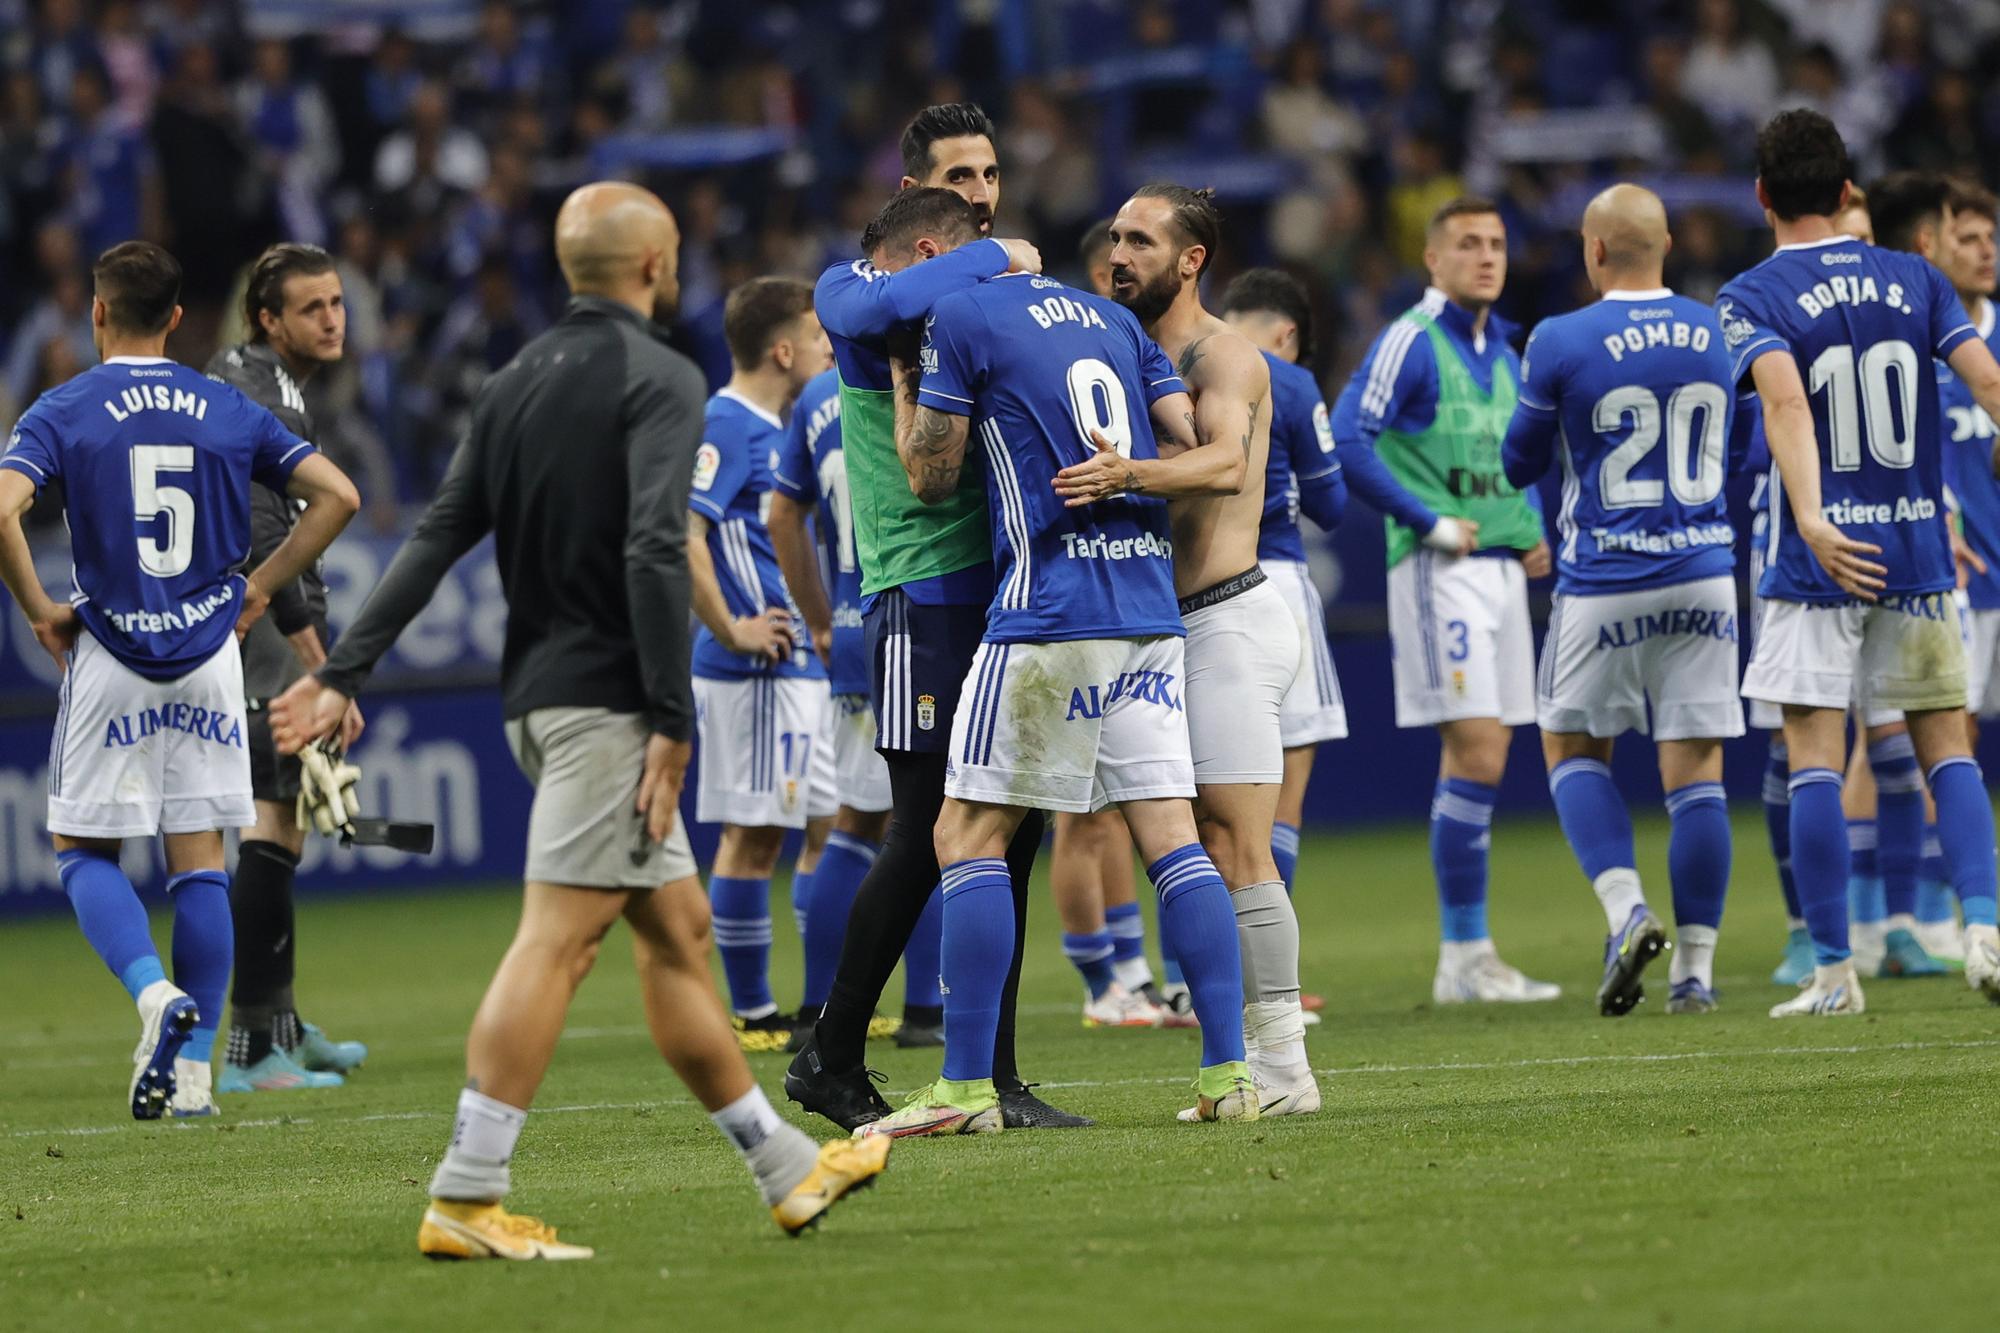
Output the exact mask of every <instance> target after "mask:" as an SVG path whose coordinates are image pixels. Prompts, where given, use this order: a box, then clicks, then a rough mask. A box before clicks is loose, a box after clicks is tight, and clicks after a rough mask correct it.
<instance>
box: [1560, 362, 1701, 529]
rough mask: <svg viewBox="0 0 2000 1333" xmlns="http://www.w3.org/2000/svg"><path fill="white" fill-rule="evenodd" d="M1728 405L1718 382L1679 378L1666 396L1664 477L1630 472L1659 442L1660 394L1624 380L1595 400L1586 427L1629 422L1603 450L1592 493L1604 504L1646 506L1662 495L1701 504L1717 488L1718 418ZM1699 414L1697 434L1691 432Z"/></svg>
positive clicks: (1606, 428) (1607, 430) (1605, 430)
mask: <svg viewBox="0 0 2000 1333" xmlns="http://www.w3.org/2000/svg"><path fill="white" fill-rule="evenodd" d="M1728 406H1729V399H1728V397H1727V393H1726V391H1725V390H1724V389H1723V387H1722V386H1721V385H1719V384H1707V383H1702V382H1700V381H1697V382H1694V383H1691V384H1683V385H1682V386H1681V387H1680V388H1678V389H1675V390H1674V391H1673V393H1672V394H1671V395H1670V396H1669V397H1668V398H1667V409H1666V413H1665V418H1666V422H1665V424H1666V433H1667V477H1666V480H1665V481H1655V480H1652V479H1650V478H1642V477H1634V476H1633V475H1632V469H1633V468H1635V467H1637V466H1639V461H1640V460H1641V459H1643V458H1644V457H1645V456H1646V455H1647V454H1650V453H1652V452H1653V448H1654V446H1656V445H1657V444H1659V442H1660V425H1661V415H1662V414H1661V412H1660V399H1659V395H1657V394H1655V393H1654V392H1653V391H1652V390H1651V389H1648V388H1646V387H1645V386H1644V385H1640V384H1628V385H1626V386H1625V387H1624V388H1622V389H1613V390H1612V391H1611V392H1610V393H1607V394H1605V395H1604V396H1603V397H1602V398H1600V399H1598V400H1597V406H1595V407H1593V408H1592V409H1591V411H1590V424H1591V427H1592V428H1593V429H1594V430H1596V431H1597V433H1598V434H1600V435H1609V434H1611V433H1612V432H1614V431H1617V430H1621V429H1623V428H1624V427H1625V425H1626V423H1627V421H1628V420H1629V421H1630V423H1631V429H1632V433H1631V434H1630V435H1628V436H1626V437H1625V443H1623V444H1621V445H1619V446H1618V447H1617V448H1616V449H1613V450H1612V451H1611V452H1610V453H1609V454H1607V455H1605V459H1604V462H1603V464H1602V465H1601V466H1600V467H1599V469H1598V473H1597V498H1598V500H1599V502H1600V503H1602V504H1603V506H1604V507H1605V508H1606V509H1650V508H1652V507H1653V506H1654V505H1657V504H1659V503H1661V502H1662V501H1664V500H1665V499H1666V498H1667V490H1668V489H1669V488H1670V487H1671V488H1672V490H1673V493H1674V499H1676V500H1678V501H1680V502H1681V503H1682V504H1684V505H1689V506H1694V505H1704V504H1707V503H1708V502H1709V501H1710V500H1713V499H1714V498H1715V497H1716V496H1718V495H1720V494H1721V493H1722V479H1723V478H1722V471H1723V457H1722V450H1723V443H1724V441H1723V418H1724V416H1725V413H1726V409H1727V408H1728ZM1697 420H1699V421H1700V423H1701V425H1700V434H1699V435H1697V434H1696V433H1695V431H1696V426H1695V423H1696V421H1697Z"/></svg>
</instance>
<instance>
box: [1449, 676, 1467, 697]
mask: <svg viewBox="0 0 2000 1333" xmlns="http://www.w3.org/2000/svg"><path fill="white" fill-rule="evenodd" d="M1451 692H1452V693H1453V694H1456V695H1457V696H1458V697H1459V698H1461V699H1463V698H1464V697H1465V673H1464V672H1463V671H1454V672H1452V673H1451Z"/></svg>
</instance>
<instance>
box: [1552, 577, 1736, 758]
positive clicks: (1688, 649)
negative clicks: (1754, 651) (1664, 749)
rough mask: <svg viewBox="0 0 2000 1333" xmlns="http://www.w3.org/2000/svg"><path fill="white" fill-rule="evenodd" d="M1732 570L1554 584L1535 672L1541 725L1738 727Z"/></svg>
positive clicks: (1601, 729) (1678, 734)
mask: <svg viewBox="0 0 2000 1333" xmlns="http://www.w3.org/2000/svg"><path fill="white" fill-rule="evenodd" d="M1736 630H1737V616H1736V580H1735V579H1734V578H1731V577H1728V576H1726V575H1725V576H1722V577H1718V578H1710V579H1698V580H1695V581H1694V582H1691V583H1676V584H1672V585H1670V586H1667V587H1664V588H1645V589H1640V590H1637V591H1633V592H1615V593H1599V594H1595V595H1589V596H1579V595H1574V594H1566V593H1557V594H1556V596H1555V600H1554V602H1553V604H1552V606H1551V608H1550V611H1549V628H1548V633H1547V634H1546V635H1545V636H1544V637H1543V639H1542V661H1541V666H1540V669H1539V670H1538V671H1537V673H1536V676H1535V720H1536V723H1537V725H1539V726H1540V727H1541V729H1542V730H1543V731H1556V732H1572V733H1575V732H1584V733H1588V734H1590V735H1592V736H1598V737H1609V736H1618V735H1622V734H1623V733H1625V732H1628V731H1637V732H1641V733H1644V732H1645V731H1646V730H1647V707H1648V705H1649V704H1650V705H1651V710H1652V726H1651V730H1652V734H1653V739H1654V740H1661V741H1684V740H1702V739H1716V738H1720V737H1726V736H1741V735H1742V734H1743V701H1742V698H1741V696H1740V695H1739V694H1738V693H1737V678H1736Z"/></svg>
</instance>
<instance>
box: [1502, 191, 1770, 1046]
mask: <svg viewBox="0 0 2000 1333" xmlns="http://www.w3.org/2000/svg"><path fill="white" fill-rule="evenodd" d="M1671 244H1672V239H1671V237H1670V236H1669V235H1668V233H1667V212H1666V209H1665V207H1664V206H1663V205H1662V204H1661V203H1660V200H1659V197H1658V196H1657V195H1655V194H1653V193H1652V192H1651V191H1650V190H1646V189H1642V188H1640V187H1639V186H1636V185H1614V186H1612V187H1611V188H1610V189H1608V190H1605V191H1604V192H1603V193H1601V194H1599V195H1598V196H1597V197H1596V198H1594V199H1593V200H1591V202H1590V206H1589V207H1588V208H1587V209H1586V210H1585V211H1584V215H1583V262H1584V270H1585V272H1586V273H1587V275H1588V276H1589V279H1590V285H1591V286H1592V287H1593V288H1595V289H1596V291H1597V292H1598V294H1599V296H1600V297H1601V298H1602V299H1600V300H1599V301H1598V302H1597V304H1595V305H1592V306H1587V307H1585V308H1584V309H1582V310H1579V311H1577V312H1576V313H1575V314H1570V315H1559V316H1557V317H1555V318H1553V319H1549V320H1544V321H1543V322H1542V324H1541V325H1540V326H1538V327H1537V328H1536V329H1535V332H1534V335H1533V336H1532V337H1531V338H1530V339H1529V340H1528V349H1527V352H1526V353H1525V354H1524V355H1523V357H1522V360H1521V378H1522V384H1521V401H1520V405H1519V406H1518V407H1517V408H1516V409H1515V412H1514V419H1513V422H1512V424H1511V425H1510V426H1509V427H1508V430H1507V438H1506V441H1505V443H1504V444H1503V445H1502V459H1503V463H1504V465H1505V467H1506V470H1507V480H1508V481H1509V482H1510V483H1512V484H1513V485H1515V486H1517V487H1521V488H1526V487H1528V486H1531V485H1533V484H1534V483H1535V482H1536V481H1537V480H1539V479H1540V478H1541V476H1542V475H1543V474H1544V473H1546V472H1547V471H1548V469H1549V467H1550V466H1551V464H1552V463H1554V462H1555V461H1557V459H1558V458H1560V461H1561V463H1562V478H1563V489H1562V510H1561V512H1560V514H1559V515H1558V516H1557V529H1558V532H1559V539H1558V544H1557V547H1556V595H1555V601H1554V604H1553V606H1552V608H1551V610H1550V612H1549V629H1548V633H1547V635H1546V636H1545V637H1544V639H1543V640H1542V657H1541V665H1540V669H1539V670H1538V672H1537V674H1536V683H1535V695H1536V721H1537V723H1538V724H1539V725H1540V727H1541V731H1542V754H1543V756H1544V758H1545V759H1546V760H1547V762H1548V770H1549V791H1550V793H1551V794H1552V795H1553V796H1554V798H1555V805H1556V815H1557V817H1558V818H1559V819H1560V820H1561V822H1562V828H1563V835H1564V836H1565V837H1566V838H1568V840H1569V844H1570V847H1571V849H1572V850H1574V851H1575V853H1576V857H1577V860H1578V862H1579V863H1581V865H1582V867H1583V873H1584V874H1585V875H1586V876H1587V877H1588V878H1589V879H1590V882H1591V887H1592V888H1594V889H1595V890H1596V892H1597V898H1598V901H1599V902H1600V903H1601V904H1602V905H1603V907H1604V916H1605V921H1606V923H1607V926H1608V930H1609V933H1608V935H1607V937H1606V939H1605V942H1604V974H1603V979H1602V981H1601V982H1600V983H1599V985H1598V989H1597V1007H1598V1012H1599V1013H1602V1014H1605V1015H1607V1016H1613V1017H1615V1016H1617V1015H1620V1014H1626V1013H1630V1012H1631V1010H1632V1008H1633V1006H1635V1005H1637V1004H1638V1003H1639V1002H1640V1000H1642V999H1643V998H1645V988H1644V985H1643V984H1642V982H1641V980H1640V976H1641V973H1643V972H1644V971H1645V968H1646V965H1647V964H1648V963H1650V962H1651V961H1652V960H1653V959H1655V958H1657V957H1659V956H1660V954H1661V953H1663V952H1665V951H1666V950H1667V949H1668V948H1669V947H1671V946H1670V945H1669V944H1668V942H1667V934H1666V930H1665V928H1664V927H1662V926H1661V924H1660V922H1659V919H1658V918H1657V917H1655V916H1654V915H1653V912H1652V910H1651V909H1650V908H1649V907H1648V906H1647V904H1646V897H1645V893H1644V892H1643V890H1642V889H1641V886H1640V882H1639V872H1638V870H1637V869H1636V868H1635V867H1636V865H1637V860H1636V858H1635V856H1634V854H1633V846H1632V820H1631V815H1630V814H1629V813H1628V811H1627V810H1626V807H1625V801H1624V798H1623V797H1622V796H1620V795H1619V792H1618V789H1617V787H1616V786H1615V785H1614V784H1613V783H1612V780H1611V749H1612V745H1613V743H1614V742H1615V740H1616V738H1617V737H1618V736H1620V735H1622V734H1624V733H1625V732H1628V731H1637V732H1641V733H1643V732H1646V731H1647V730H1648V722H1647V715H1648V712H1649V711H1650V713H1651V726H1650V730H1651V732H1652V736H1653V739H1654V741H1655V742H1656V743H1657V745H1658V748H1659V763H1660V783H1661V785H1662V787H1664V788H1665V790H1666V805H1667V814H1668V816H1669V818H1670V819H1671V820H1672V829H1673V831H1672V833H1671V835H1670V840H1669V843H1668V849H1667V867H1668V873H1669V876H1670V878H1671V880H1672V885H1673V902H1674V921H1675V927H1676V930H1677V933H1678V935H1679V942H1680V949H1679V952H1678V953H1677V954H1676V955H1675V958H1674V972H1673V978H1672V980H1673V989H1672V992H1671V995H1670V998H1669V999H1668V1001H1667V1011H1668V1012H1669V1013H1707V1012H1708V1011H1709V1010H1712V1009H1714V1008H1715V975H1714V962H1715V940H1716V932H1717V930H1718V929H1719V928H1720V926H1721V925H1722V903H1723V896H1724V894H1725V893H1726V892H1727V891H1728V888H1729V860H1730V845H1729V807H1728V804H1727V801H1726V799H1725V797H1724V794H1723V790H1722V742H1723V741H1724V740H1725V739H1726V738H1728V737H1731V736H1741V735H1742V734H1743V704H1742V700H1741V698H1740V697H1739V696H1738V694H1737V675H1736V672H1737V661H1736V639H1737V607H1736V573H1735V570H1736V560H1735V554H1734V549H1733V548H1734V543H1735V532H1734V529H1732V528H1731V526H1730V523H1729V513H1728V503H1727V501H1726V500H1725V499H1724V497H1723V493H1722V491H1723V485H1724V483H1725V482H1726V481H1727V479H1728V476H1729V473H1730V472H1731V471H1732V470H1733V466H1734V465H1740V463H1741V461H1742V447H1741V443H1740V442H1734V443H1735V444H1736V447H1735V448H1734V449H1732V443H1733V441H1732V438H1731V427H1732V424H1733V423H1734V420H1735V414H1734V400H1735V397H1736V387H1735V384H1734V382H1733V381H1732V379H1731V377H1730V373H1729V372H1730V365H1729V356H1728V354H1727V352H1725V351H1724V350H1723V346H1722V330H1721V329H1720V327H1718V326H1717V324H1716V322H1715V315H1714V312H1713V311H1711V310H1710V309H1709V308H1708V307H1707V306H1706V305H1704V304H1702V303H1701V302H1699V301H1692V300H1689V299H1688V298H1686V297H1684V296H1676V295H1675V294H1674V293H1672V292H1671V291H1669V290H1668V289H1667V287H1666V285H1665V281H1664V279H1663V278H1662V276H1661V275H1662V271H1663V268H1664V265H1665V262H1666V257H1667V249H1668V247H1669V246H1670V245H1671Z"/></svg>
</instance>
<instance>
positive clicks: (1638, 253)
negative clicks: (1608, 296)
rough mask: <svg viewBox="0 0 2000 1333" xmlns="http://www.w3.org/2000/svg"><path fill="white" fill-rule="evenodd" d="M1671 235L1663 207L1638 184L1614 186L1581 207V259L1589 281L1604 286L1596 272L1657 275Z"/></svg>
mask: <svg viewBox="0 0 2000 1333" xmlns="http://www.w3.org/2000/svg"><path fill="white" fill-rule="evenodd" d="M1672 245H1673V238H1672V237H1671V236H1669V235H1667V206H1666V205H1665V204H1663V203H1661V202H1660V196H1658V195H1657V194H1654V193H1653V192H1652V191H1651V190H1648V189H1646V188H1645V187H1644V186H1642V185H1624V184H1620V185H1614V186H1612V187H1611V188H1610V189H1608V190H1605V191H1604V192H1602V193H1601V194H1599V195H1598V196H1597V197H1596V198H1595V199H1592V200H1591V201H1590V206H1589V207H1588V208H1585V209H1584V210H1583V253H1584V262H1585V263H1586V264H1587V265H1588V266H1589V268H1590V270H1591V274H1592V278H1591V284H1592V285H1593V286H1595V287H1596V288H1597V289H1598V290H1599V291H1600V292H1601V291H1603V290H1604V285H1603V284H1602V283H1601V282H1598V281H1597V279H1596V275H1597V274H1598V273H1599V272H1600V271H1603V270H1613V271H1616V272H1619V273H1626V272H1637V271H1642V270H1643V271H1645V272H1649V273H1651V274H1652V275H1653V276H1655V277H1657V276H1658V275H1659V271H1660V265H1661V263H1662V262H1663V261H1664V260H1665V259H1666V257H1667V251H1668V249H1670V248H1671V247H1672Z"/></svg>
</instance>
